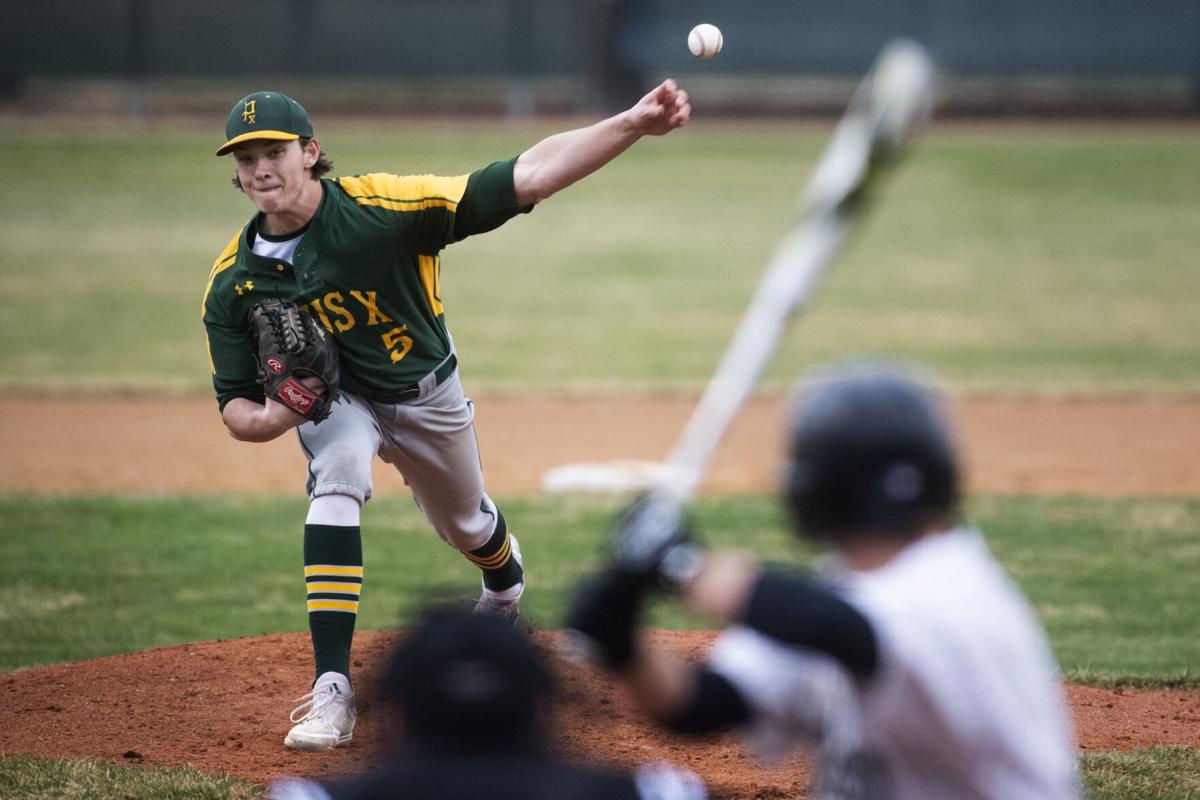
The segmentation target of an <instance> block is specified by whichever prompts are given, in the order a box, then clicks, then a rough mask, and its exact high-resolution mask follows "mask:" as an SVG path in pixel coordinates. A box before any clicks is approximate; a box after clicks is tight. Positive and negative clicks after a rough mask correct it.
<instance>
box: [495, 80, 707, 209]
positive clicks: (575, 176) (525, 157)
mask: <svg viewBox="0 0 1200 800" xmlns="http://www.w3.org/2000/svg"><path fill="white" fill-rule="evenodd" d="M691 113H692V107H691V106H690V105H689V104H688V96H687V92H685V91H683V90H682V89H680V88H679V87H678V86H677V85H676V84H675V81H674V80H670V79H668V80H666V81H663V82H662V83H661V84H659V85H658V86H657V87H655V88H654V89H653V90H652V91H651V92H650V93H649V94H647V95H646V96H645V97H643V98H642V99H641V100H639V101H638V102H637V104H636V105H634V106H633V107H632V108H629V109H627V110H625V111H622V112H621V113H620V114H616V115H615V116H612V117H609V118H608V119H605V120H602V121H600V122H597V123H596V124H595V125H591V126H589V127H587V128H578V129H576V130H572V131H565V132H563V133H556V134H554V135H553V136H549V137H547V138H545V139H543V140H542V141H540V142H538V143H537V144H535V145H534V146H533V147H531V148H529V149H528V150H526V151H525V152H524V153H522V154H521V155H520V156H519V157H518V158H517V163H516V165H515V166H514V167H513V185H514V186H515V188H516V190H517V204H518V205H521V206H526V205H530V204H532V203H538V202H540V201H542V200H545V199H546V198H547V197H550V196H551V195H552V194H554V193H555V192H557V191H558V190H560V189H565V188H566V187H568V186H570V185H571V184H573V183H575V182H576V181H578V180H580V179H581V178H584V177H586V176H588V175H590V174H592V173H593V172H595V171H596V170H598V169H600V167H603V166H604V165H605V164H607V163H608V162H610V161H612V160H613V159H614V158H616V157H617V156H619V155H620V154H621V153H623V152H625V151H626V150H628V149H629V147H630V146H631V145H632V144H633V143H634V142H636V141H637V140H638V139H640V138H642V137H643V136H662V135H663V134H665V133H670V132H671V131H673V130H675V129H676V128H678V127H681V126H682V125H684V124H685V123H686V122H687V121H688V118H689V117H690V116H691Z"/></svg>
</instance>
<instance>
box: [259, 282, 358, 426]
mask: <svg viewBox="0 0 1200 800" xmlns="http://www.w3.org/2000/svg"><path fill="white" fill-rule="evenodd" d="M250 328H251V330H252V331H253V332H254V335H255V336H256V337H257V338H258V382H259V383H261V384H262V385H263V390H264V392H265V393H266V395H267V397H270V398H272V399H273V400H277V401H279V402H280V403H283V404H284V405H285V406H287V407H288V408H290V409H291V410H293V411H295V412H296V413H297V414H301V415H303V416H305V417H307V418H308V419H311V420H312V421H313V422H320V421H321V420H323V419H325V418H326V417H328V416H329V412H330V411H331V410H332V409H333V401H334V400H335V399H336V398H337V388H338V379H339V377H340V375H341V370H340V368H339V366H338V351H337V345H335V344H334V343H333V339H332V338H331V337H330V336H329V335H328V334H327V333H326V331H325V329H324V328H322V327H321V326H320V324H319V323H317V321H316V320H315V319H313V318H312V316H311V315H309V314H302V313H300V307H299V306H297V305H296V304H295V303H289V302H288V301H286V300H264V301H262V302H261V303H255V304H254V306H253V307H252V308H251V309H250ZM308 377H314V378H319V379H320V380H321V381H322V382H324V384H325V392H324V393H319V392H314V391H313V390H311V389H309V388H308V387H306V386H305V385H304V384H302V383H301V382H300V379H301V378H308Z"/></svg>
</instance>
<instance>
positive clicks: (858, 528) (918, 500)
mask: <svg viewBox="0 0 1200 800" xmlns="http://www.w3.org/2000/svg"><path fill="white" fill-rule="evenodd" d="M785 493H786V495H787V500H788V504H789V506H790V508H791V510H792V512H793V514H794V517H795V520H796V522H797V524H798V525H799V527H800V529H801V530H802V531H803V532H805V533H806V534H808V535H810V536H813V537H814V538H818V539H824V540H837V539H839V538H844V537H846V536H853V535H856V534H862V533H871V534H888V535H895V536H901V537H902V536H911V535H913V534H915V533H917V532H919V531H920V530H921V529H922V528H924V527H926V526H927V525H929V524H930V523H932V522H935V521H940V520H942V519H944V518H946V517H953V516H954V515H956V513H957V509H958V499H959V468H958V459H957V455H956V448H955V445H954V441H953V438H952V436H951V432H950V428H949V425H948V423H947V421H946V419H945V417H944V413H943V410H942V401H941V398H940V395H939V394H937V393H936V392H935V391H934V390H933V389H931V388H929V387H928V386H927V385H926V384H923V383H921V382H918V380H917V379H916V378H915V377H914V374H913V373H912V372H911V371H909V370H907V369H902V368H900V367H898V366H895V365H885V364H866V363H864V364H852V365H846V366H842V367H839V368H835V369H832V370H829V371H827V372H825V373H823V374H821V375H819V376H818V377H817V378H816V379H815V380H814V381H812V382H811V383H810V384H808V385H807V386H806V387H805V388H804V389H802V391H801V393H800V395H799V397H798V402H797V406H796V412H795V418H794V422H793V427H792V442H791V458H790V463H789V466H788V470H787V475H786V485H785Z"/></svg>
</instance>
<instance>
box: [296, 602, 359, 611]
mask: <svg viewBox="0 0 1200 800" xmlns="http://www.w3.org/2000/svg"><path fill="white" fill-rule="evenodd" d="M308 610H309V611H347V612H349V613H351V614H357V613H358V602H357V601H353V600H309V601H308Z"/></svg>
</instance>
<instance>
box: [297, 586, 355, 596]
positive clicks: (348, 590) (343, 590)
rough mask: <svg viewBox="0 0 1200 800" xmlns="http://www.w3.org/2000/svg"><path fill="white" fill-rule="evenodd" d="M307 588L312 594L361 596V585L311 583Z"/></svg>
mask: <svg viewBox="0 0 1200 800" xmlns="http://www.w3.org/2000/svg"><path fill="white" fill-rule="evenodd" d="M305 588H307V589H308V591H309V592H310V593H311V592H336V593H337V594H355V595H356V594H360V593H361V592H362V584H361V583H310V584H308V585H307V586H306V587H305Z"/></svg>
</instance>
